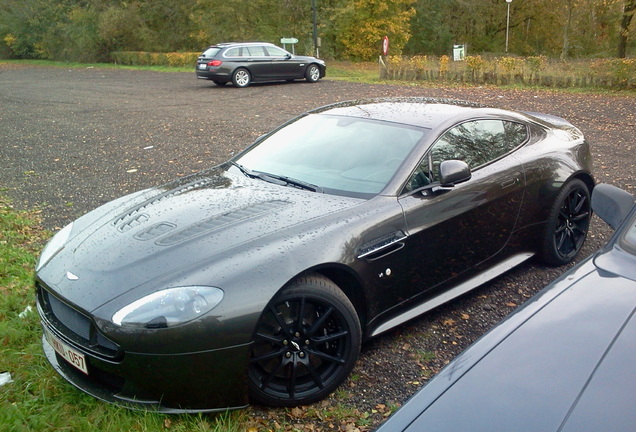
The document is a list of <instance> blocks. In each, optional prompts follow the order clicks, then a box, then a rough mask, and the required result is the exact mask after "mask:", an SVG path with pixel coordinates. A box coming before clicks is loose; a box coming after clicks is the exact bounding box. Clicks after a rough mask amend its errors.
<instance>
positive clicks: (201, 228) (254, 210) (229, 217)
mask: <svg viewBox="0 0 636 432" xmlns="http://www.w3.org/2000/svg"><path fill="white" fill-rule="evenodd" d="M289 204H290V202H289V201H280V200H274V201H265V202H261V203H257V204H252V205H249V206H247V207H243V208H240V209H237V210H232V211H230V212H227V213H223V214H221V215H218V216H213V217H211V218H208V219H204V220H201V221H200V222H198V223H196V224H193V225H190V226H188V227H187V228H184V229H182V230H179V231H176V232H173V233H171V234H169V235H167V236H165V237H163V238H160V239H158V240H157V241H156V242H155V244H156V245H158V246H170V245H173V244H175V243H179V242H182V241H185V240H189V239H191V238H194V237H199V236H202V235H206V234H209V233H210V232H212V231H215V230H218V229H220V228H225V227H227V226H229V225H233V224H237V223H239V222H243V221H245V220H247V219H253V218H255V217H259V216H262V215H264V214H268V213H271V212H273V211H275V210H278V209H280V208H282V207H285V206H287V205H289Z"/></svg>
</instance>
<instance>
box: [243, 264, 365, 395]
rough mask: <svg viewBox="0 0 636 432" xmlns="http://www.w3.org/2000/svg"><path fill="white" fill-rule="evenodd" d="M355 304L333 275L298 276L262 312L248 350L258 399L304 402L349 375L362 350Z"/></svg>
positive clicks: (253, 390) (251, 383)
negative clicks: (329, 278)
mask: <svg viewBox="0 0 636 432" xmlns="http://www.w3.org/2000/svg"><path fill="white" fill-rule="evenodd" d="M360 343H361V330H360V322H359V320H358V316H357V314H356V311H355V308H354V307H353V305H352V304H351V302H350V301H349V299H348V298H347V296H346V295H345V294H344V293H343V292H342V291H341V290H340V289H339V288H338V287H337V286H336V285H335V284H334V283H333V282H331V281H330V280H328V279H325V278H323V277H320V276H307V277H301V278H298V279H297V280H296V281H294V282H293V283H292V284H291V285H290V286H288V287H287V288H285V289H283V290H282V291H281V292H280V293H279V294H278V295H277V296H276V297H275V298H274V299H273V300H272V301H271V302H270V303H269V305H268V306H267V308H266V309H265V310H264V311H263V313H262V315H261V317H260V319H259V321H258V324H257V327H256V330H255V331H254V336H253V343H252V347H251V351H250V364H249V370H248V375H249V389H250V397H251V399H252V400H253V401H254V402H258V403H261V404H264V405H269V406H297V405H306V404H310V403H313V402H316V401H318V400H321V399H323V398H325V397H326V396H327V395H328V394H329V393H331V392H332V391H334V390H335V389H336V388H337V387H338V386H339V385H340V384H341V383H342V382H343V381H344V380H345V379H346V377H347V376H348V375H349V372H351V369H352V368H353V366H354V364H355V361H356V359H357V358H358V355H359V353H360Z"/></svg>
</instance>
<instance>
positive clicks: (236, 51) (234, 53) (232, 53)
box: [224, 48, 241, 57]
mask: <svg viewBox="0 0 636 432" xmlns="http://www.w3.org/2000/svg"><path fill="white" fill-rule="evenodd" d="M240 50H241V48H230V49H229V50H227V51H225V54H224V56H225V57H240V56H241V53H240Z"/></svg>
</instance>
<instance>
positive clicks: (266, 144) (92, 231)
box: [36, 99, 594, 412]
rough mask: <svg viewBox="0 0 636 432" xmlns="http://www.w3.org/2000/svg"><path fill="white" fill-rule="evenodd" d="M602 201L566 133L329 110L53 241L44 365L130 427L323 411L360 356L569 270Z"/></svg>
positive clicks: (426, 103) (462, 107)
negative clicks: (533, 279)
mask: <svg viewBox="0 0 636 432" xmlns="http://www.w3.org/2000/svg"><path fill="white" fill-rule="evenodd" d="M593 184H594V180H593V178H592V175H591V157H590V149H589V145H588V143H587V142H586V140H585V139H584V137H583V135H582V134H581V132H580V131H579V130H578V129H577V128H576V127H574V126H572V125H571V124H570V123H568V122H566V121H565V120H563V119H559V118H557V117H552V116H547V115H543V114H524V113H518V112H512V111H505V110H500V109H491V108H484V107H479V106H475V105H471V104H467V103H455V102H451V101H436V100H429V99H377V100H368V101H356V102H346V103H339V104H335V105H330V106H326V107H323V108H319V109H316V110H313V111H310V112H308V113H306V114H303V115H301V116H299V117H297V118H295V119H293V120H291V121H290V122H288V123H286V124H285V125H283V126H281V127H279V128H277V129H275V130H273V131H272V132H270V133H268V134H266V135H265V136H263V137H261V138H259V139H258V140H257V142H256V143H254V144H253V145H251V146H250V147H248V148H247V149H246V150H245V151H243V152H242V153H240V154H239V155H237V156H236V157H234V158H233V159H231V160H230V161H228V162H227V163H224V164H222V165H219V166H217V167H214V168H211V169H209V170H207V171H203V172H201V173H198V174H195V175H191V176H189V177H184V178H181V179H178V180H176V181H173V182H171V183H168V184H166V185H163V186H160V187H157V188H153V189H148V190H144V191H141V192H137V193H133V194H131V195H128V196H125V197H123V198H120V199H117V200H115V201H113V202H111V203H108V204H105V205H103V206H101V207H99V208H98V209H96V210H94V211H92V212H89V213H88V214H86V215H85V216H83V217H81V218H79V219H78V220H76V221H75V222H73V223H71V224H70V225H68V226H67V227H65V228H64V229H62V230H61V231H60V232H59V233H57V235H56V236H55V237H53V239H52V240H51V242H50V243H49V245H48V246H47V247H46V248H45V249H44V251H43V252H42V256H41V257H40V260H39V264H38V266H37V272H36V273H37V274H36V283H37V299H38V301H37V303H38V310H39V313H40V315H41V317H42V323H43V327H44V333H45V336H46V337H45V338H44V347H45V350H46V353H47V357H48V359H49V361H50V362H51V363H52V364H53V365H54V366H55V368H56V369H57V370H58V372H60V374H62V376H64V377H65V378H66V379H67V380H69V381H70V382H71V383H73V384H74V385H76V386H77V387H79V388H80V389H82V390H84V391H86V392H88V393H90V394H92V395H94V396H96V397H98V398H101V399H103V400H107V401H110V402H114V403H119V404H122V405H127V406H132V407H152V408H154V409H158V410H161V411H166V412H179V411H211V410H212V411H213V410H224V409H227V408H238V407H243V406H246V404H247V403H248V394H249V395H250V396H251V400H252V401H254V402H256V403H260V404H266V405H282V406H292V405H298V404H308V403H312V402H315V401H318V400H320V399H321V398H324V397H325V396H327V395H328V394H329V393H330V392H331V391H333V390H334V389H335V388H337V386H338V385H339V384H340V383H341V382H342V381H343V380H344V379H345V378H346V377H347V375H348V374H349V372H350V371H351V369H352V367H353V366H354V363H355V361H356V359H357V357H358V354H359V350H360V344H361V341H362V340H365V339H368V338H371V337H373V336H375V335H377V334H379V333H382V332H384V331H386V330H388V329H391V328H393V327H395V326H397V325H399V324H401V323H403V322H405V321H407V320H409V319H411V318H413V317H415V316H417V315H419V314H422V313H424V312H426V311H427V310H430V309H431V308H433V307H436V306H437V305H439V304H441V303H443V302H445V301H448V300H449V299H451V298H453V297H456V296H458V295H461V294H462V293H465V292H467V291H469V290H470V289H473V288H475V287H477V286H479V285H480V284H482V283H484V282H485V281H487V280H489V279H491V278H494V277H496V276H497V275H499V274H501V273H503V272H505V271H506V270H508V269H510V268H511V267H513V266H515V265H517V264H519V263H521V262H523V261H525V260H527V259H528V258H530V257H532V256H533V255H535V254H539V255H540V256H541V257H542V258H543V259H544V260H545V261H546V262H549V263H551V264H563V263H566V262H569V261H571V260H572V259H573V258H574V257H575V256H576V255H577V253H578V252H579V250H580V248H581V246H582V244H583V242H584V240H585V236H586V233H587V229H588V224H589V220H590V203H589V197H590V191H591V189H592V187H593Z"/></svg>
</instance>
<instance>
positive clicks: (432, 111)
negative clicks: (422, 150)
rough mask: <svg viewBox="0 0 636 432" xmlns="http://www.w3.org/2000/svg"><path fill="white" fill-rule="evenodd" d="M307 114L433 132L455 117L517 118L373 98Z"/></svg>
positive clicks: (473, 108) (468, 105)
mask: <svg viewBox="0 0 636 432" xmlns="http://www.w3.org/2000/svg"><path fill="white" fill-rule="evenodd" d="M309 113H311V114H315V113H321V114H330V115H340V116H345V117H357V118H365V119H370V120H381V121H390V122H395V123H402V124H407V125H411V126H417V127H424V128H428V129H433V128H435V127H436V126H438V125H440V124H442V123H444V122H446V121H448V120H449V119H451V118H455V117H457V116H459V117H466V118H472V117H478V116H492V115H496V114H499V115H501V114H508V115H512V116H514V115H518V113H514V112H510V111H504V110H499V109H494V108H488V107H486V106H484V105H480V104H476V103H473V102H467V101H462V100H455V99H439V98H422V97H408V98H374V99H363V100H355V101H347V102H339V103H336V104H332V105H327V106H324V107H321V108H317V109H315V110H312V111H310V112H309Z"/></svg>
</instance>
